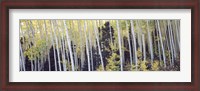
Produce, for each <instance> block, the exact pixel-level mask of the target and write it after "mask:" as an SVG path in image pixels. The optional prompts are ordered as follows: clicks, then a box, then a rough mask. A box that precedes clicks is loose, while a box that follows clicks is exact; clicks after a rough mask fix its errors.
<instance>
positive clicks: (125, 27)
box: [19, 19, 180, 71]
mask: <svg viewBox="0 0 200 91" xmlns="http://www.w3.org/2000/svg"><path fill="white" fill-rule="evenodd" d="M19 26H20V28H19V33H20V34H19V47H20V48H19V54H20V57H19V70H20V71H180V20H153V19H151V20H148V19H138V20H137V19H134V20H125V19H124V20H103V19H102V20H101V19H100V20H95V19H92V20H70V19H68V20H64V19H63V20H62V19H52V20H51V19H31V20H25V19H21V20H20V22H19Z"/></svg>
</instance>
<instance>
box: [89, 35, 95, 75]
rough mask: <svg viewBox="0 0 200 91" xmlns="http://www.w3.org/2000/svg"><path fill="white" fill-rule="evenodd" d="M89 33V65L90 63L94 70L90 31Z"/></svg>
mask: <svg viewBox="0 0 200 91" xmlns="http://www.w3.org/2000/svg"><path fill="white" fill-rule="evenodd" d="M88 34H89V46H90V57H91V65H92V69H91V70H92V71H93V70H94V65H93V55H92V41H91V35H90V32H89V33H88Z"/></svg>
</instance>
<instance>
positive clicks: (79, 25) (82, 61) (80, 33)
mask: <svg viewBox="0 0 200 91" xmlns="http://www.w3.org/2000/svg"><path fill="white" fill-rule="evenodd" d="M78 29H79V36H80V42H81V45H80V49H81V68H80V69H81V70H82V69H83V66H84V61H85V60H84V53H83V52H84V51H83V42H82V41H83V38H82V30H81V23H80V21H78Z"/></svg>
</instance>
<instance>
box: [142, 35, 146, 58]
mask: <svg viewBox="0 0 200 91" xmlns="http://www.w3.org/2000/svg"><path fill="white" fill-rule="evenodd" d="M142 42H143V57H144V59H143V60H144V61H146V48H145V38H144V34H142Z"/></svg>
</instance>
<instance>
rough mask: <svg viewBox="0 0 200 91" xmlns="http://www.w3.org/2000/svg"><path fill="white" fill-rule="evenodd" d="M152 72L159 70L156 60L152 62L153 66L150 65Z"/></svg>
mask: <svg viewBox="0 0 200 91" xmlns="http://www.w3.org/2000/svg"><path fill="white" fill-rule="evenodd" d="M152 70H153V71H158V70H159V61H158V60H154V62H153V65H152Z"/></svg>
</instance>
